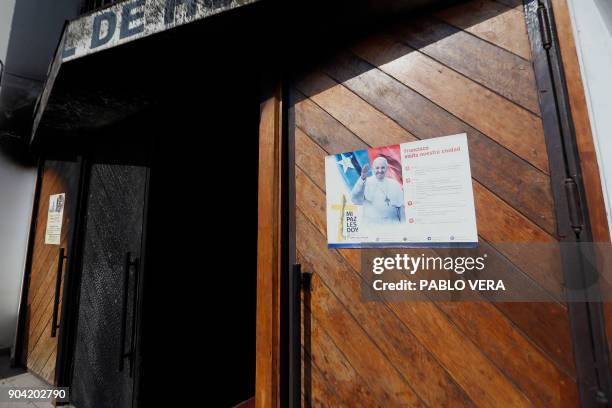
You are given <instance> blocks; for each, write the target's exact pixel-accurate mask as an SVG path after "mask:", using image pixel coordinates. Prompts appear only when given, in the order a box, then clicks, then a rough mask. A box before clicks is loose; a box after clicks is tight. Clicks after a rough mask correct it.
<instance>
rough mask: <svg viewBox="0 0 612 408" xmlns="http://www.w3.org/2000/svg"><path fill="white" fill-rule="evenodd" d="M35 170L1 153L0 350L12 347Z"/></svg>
mask: <svg viewBox="0 0 612 408" xmlns="http://www.w3.org/2000/svg"><path fill="white" fill-rule="evenodd" d="M35 181H36V170H35V169H34V168H29V167H23V166H22V165H20V164H18V163H16V162H14V161H13V160H12V159H11V158H10V157H7V156H6V155H5V154H4V152H3V151H1V150H0V191H1V192H2V193H1V194H0V348H5V347H10V346H12V344H13V338H14V335H15V327H16V323H17V311H18V306H19V297H20V294H21V280H22V276H23V270H24V263H25V256H26V249H27V243H28V232H29V224H30V216H31V213H32V201H33V197H34V185H35Z"/></svg>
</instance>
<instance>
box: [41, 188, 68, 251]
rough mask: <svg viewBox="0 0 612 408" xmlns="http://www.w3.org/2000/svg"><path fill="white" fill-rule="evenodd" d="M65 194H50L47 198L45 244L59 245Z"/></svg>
mask: <svg viewBox="0 0 612 408" xmlns="http://www.w3.org/2000/svg"><path fill="white" fill-rule="evenodd" d="M65 204H66V194H65V193H61V194H52V195H50V196H49V211H48V213H47V229H46V231H45V244H48V245H59V244H60V241H61V237H62V222H63V219H64V205H65Z"/></svg>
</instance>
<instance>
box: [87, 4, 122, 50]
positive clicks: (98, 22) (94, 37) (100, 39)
mask: <svg viewBox="0 0 612 408" xmlns="http://www.w3.org/2000/svg"><path fill="white" fill-rule="evenodd" d="M103 21H106V23H107V24H108V28H107V30H106V33H105V34H106V35H104V36H103V35H102V34H103V33H102V22H103ZM115 28H117V16H116V15H115V13H113V12H112V11H107V12H104V13H102V14H99V15H97V16H96V17H95V18H94V21H93V31H92V33H91V45H90V46H89V48H97V47H99V46H101V45H104V44H106V43H107V42H109V41H110V39H111V38H113V34H115Z"/></svg>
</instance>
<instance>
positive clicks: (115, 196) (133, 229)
mask: <svg viewBox="0 0 612 408" xmlns="http://www.w3.org/2000/svg"><path fill="white" fill-rule="evenodd" d="M147 177H148V172H147V169H146V167H142V166H133V165H119V164H104V163H94V164H93V165H92V166H91V171H90V181H89V190H88V199H87V211H86V220H85V233H84V242H83V261H82V271H81V277H80V290H79V305H78V311H77V313H78V318H77V319H78V322H77V329H76V341H75V349H74V357H73V359H74V365H73V372H72V384H71V387H72V390H71V396H70V397H71V401H72V402H73V403H74V405H75V406H76V407H78V408H90V407H91V408H103V407H109V408H111V407H112V408H129V407H132V404H133V402H132V401H133V397H134V382H135V381H134V378H135V373H136V367H135V366H136V364H137V358H138V351H137V338H136V336H137V334H138V333H137V332H138V330H137V329H138V324H137V318H138V313H139V312H138V310H139V297H138V293H139V290H140V285H139V282H141V279H142V272H143V268H142V267H143V262H142V250H141V247H142V235H143V224H144V208H145V194H146V184H147Z"/></svg>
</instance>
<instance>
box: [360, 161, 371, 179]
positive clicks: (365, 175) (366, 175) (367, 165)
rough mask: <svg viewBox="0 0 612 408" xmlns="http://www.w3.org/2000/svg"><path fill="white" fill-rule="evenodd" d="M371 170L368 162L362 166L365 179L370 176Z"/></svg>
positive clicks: (362, 174)
mask: <svg viewBox="0 0 612 408" xmlns="http://www.w3.org/2000/svg"><path fill="white" fill-rule="evenodd" d="M369 172H370V165H369V164H366V165H365V166H363V167H362V168H361V178H362V179H363V180H365V179H366V177H368V173H369Z"/></svg>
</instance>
